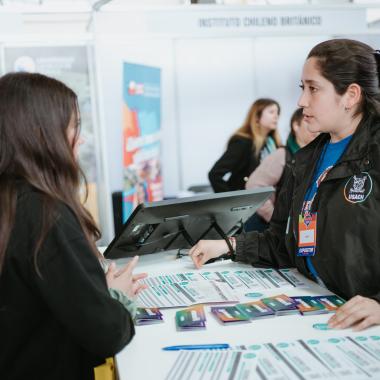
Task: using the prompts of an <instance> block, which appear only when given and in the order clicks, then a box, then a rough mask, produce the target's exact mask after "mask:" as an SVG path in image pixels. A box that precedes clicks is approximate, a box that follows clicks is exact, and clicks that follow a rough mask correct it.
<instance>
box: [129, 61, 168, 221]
mask: <svg viewBox="0 0 380 380" xmlns="http://www.w3.org/2000/svg"><path fill="white" fill-rule="evenodd" d="M122 114H123V171H124V173H123V221H126V220H127V219H128V217H129V215H131V213H132V212H133V210H134V209H135V208H136V206H137V205H138V204H140V203H143V202H154V201H159V200H162V198H163V185H162V175H161V131H160V130H161V70H160V69H159V68H157V67H151V66H144V65H139V64H133V63H128V62H124V64H123V110H122Z"/></svg>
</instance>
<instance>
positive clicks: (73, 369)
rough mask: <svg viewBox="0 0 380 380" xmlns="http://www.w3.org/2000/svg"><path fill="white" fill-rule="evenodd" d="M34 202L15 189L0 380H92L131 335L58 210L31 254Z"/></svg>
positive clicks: (0, 317)
mask: <svg viewBox="0 0 380 380" xmlns="http://www.w3.org/2000/svg"><path fill="white" fill-rule="evenodd" d="M41 212H42V196H41V195H40V194H39V193H38V192H36V191H33V190H32V189H31V188H30V187H26V188H25V187H23V190H21V191H20V192H19V195H18V199H17V212H16V221H15V226H14V228H13V231H12V235H11V238H10V243H9V245H8V249H7V252H6V256H5V262H4V267H3V271H2V273H1V274H0V340H1V343H0V377H1V379H4V380H18V379H20V380H21V379H39V380H41V379H49V380H51V379H54V380H58V379H62V380H63V379H65V380H67V379H70V380H75V379H78V380H86V379H93V377H94V376H93V367H94V366H96V365H98V364H100V363H102V362H104V359H105V358H106V357H109V356H112V355H114V354H115V353H117V352H118V351H120V350H121V349H122V348H123V347H124V346H125V345H126V344H127V343H128V342H129V341H130V340H131V339H132V337H133V335H134V327H133V323H132V320H131V317H130V314H129V313H128V312H127V310H126V309H125V308H124V307H123V305H122V304H121V303H120V302H118V301H116V300H114V299H112V298H111V297H110V295H109V292H108V288H107V284H106V280H105V276H104V272H103V270H102V268H101V266H100V264H99V261H98V259H97V258H96V257H95V255H94V254H93V253H92V252H91V250H90V247H89V245H88V243H87V242H86V240H85V238H84V235H83V232H82V230H81V228H80V226H79V223H78V221H77V219H76V217H75V216H74V215H73V213H72V212H71V211H70V210H69V209H68V208H67V207H66V206H64V205H60V206H59V207H58V219H57V220H56V222H55V224H54V225H53V228H52V229H51V230H50V232H49V233H48V236H47V238H46V240H45V242H44V244H43V246H42V248H41V250H40V252H39V254H38V268H39V270H40V272H41V276H42V278H41V277H39V276H38V275H37V273H36V270H35V268H34V263H33V256H32V252H33V250H34V247H35V243H36V239H37V238H38V236H39V232H40V230H41V215H42V214H41Z"/></svg>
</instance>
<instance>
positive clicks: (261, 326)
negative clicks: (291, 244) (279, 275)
mask: <svg viewBox="0 0 380 380" xmlns="http://www.w3.org/2000/svg"><path fill="white" fill-rule="evenodd" d="M124 261H125V260H119V262H121V263H123V262H124ZM237 266H239V267H240V266H242V264H241V263H233V262H231V261H229V260H227V261H223V262H216V263H213V264H210V265H207V266H206V267H203V268H202V270H204V269H205V268H207V270H212V271H213V270H221V269H224V270H226V269H233V268H234V267H237ZM247 268H252V267H250V266H249V265H247ZM195 270H196V269H194V266H193V264H192V262H191V261H190V259H189V258H188V257H185V258H182V259H175V253H174V252H173V251H168V252H164V253H157V254H152V255H145V256H141V257H140V261H139V263H138V266H137V269H136V271H135V272H136V273H138V272H148V273H149V275H154V274H159V273H172V272H177V273H178V272H184V271H195ZM305 281H307V282H308V283H309V284H310V287H309V288H303V289H302V288H286V289H274V290H270V291H269V290H268V291H265V292H263V294H264V295H265V296H271V295H275V294H280V293H285V294H287V295H289V296H299V295H326V294H330V292H329V291H327V290H326V289H324V288H321V287H320V286H318V285H317V284H315V283H313V282H311V281H308V280H307V279H305ZM249 301H255V299H252V298H247V299H246V302H249ZM209 309H210V306H208V305H206V306H205V312H206V317H207V322H206V323H207V328H206V330H203V331H185V332H178V331H176V326H175V319H174V317H175V312H176V311H178V310H179V309H161V312H162V313H163V317H164V320H165V322H164V323H161V324H156V325H147V326H136V336H135V337H134V338H133V340H132V342H131V343H130V344H129V345H128V346H126V347H125V348H124V349H123V350H122V351H121V352H120V353H119V354H117V355H116V363H117V367H118V371H119V377H120V380H137V379H144V380H145V379H156V380H161V379H165V376H166V375H167V374H168V372H169V370H170V368H171V366H172V365H173V363H174V361H175V358H176V355H177V354H178V352H173V351H172V352H168V351H163V350H162V347H165V346H173V345H183V344H200V343H229V344H230V345H232V346H234V345H240V344H245V345H252V344H256V343H267V342H278V341H281V340H291V339H298V338H323V337H335V336H345V335H347V334H350V335H355V333H354V332H352V330H351V329H346V330H327V331H318V330H315V329H314V328H313V324H315V323H326V322H327V320H328V319H329V318H330V317H331V314H322V315H315V316H301V315H292V316H281V317H274V318H269V319H263V320H256V321H253V322H252V323H249V324H237V325H232V326H223V325H221V324H220V323H219V322H218V321H217V320H216V319H215V318H214V316H213V315H212V314H211V312H210V311H209ZM366 333H375V334H380V327H373V328H371V329H368V330H367V331H366ZM356 334H360V333H356Z"/></svg>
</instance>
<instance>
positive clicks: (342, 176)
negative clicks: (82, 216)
mask: <svg viewBox="0 0 380 380" xmlns="http://www.w3.org/2000/svg"><path fill="white" fill-rule="evenodd" d="M300 87H301V90H302V94H301V96H300V99H299V102H298V104H299V106H300V107H301V108H303V115H304V121H305V122H306V123H307V124H308V129H309V131H311V132H320V135H319V136H318V137H317V138H316V139H315V140H314V141H313V142H312V143H310V144H309V145H307V146H306V147H304V148H303V149H301V150H299V151H298V152H297V153H296V155H295V165H294V168H293V170H292V173H290V174H289V175H288V176H287V180H286V181H285V183H284V184H283V186H282V188H281V191H280V194H279V196H278V201H277V203H276V206H275V209H274V214H273V217H272V219H271V224H270V228H269V230H267V231H265V232H264V233H263V234H259V233H257V232H252V233H248V234H243V235H241V236H238V237H237V238H236V239H234V238H232V239H231V240H232V245H233V248H234V250H235V253H234V254H233V256H232V257H233V258H235V259H236V260H241V261H245V262H248V263H251V264H253V265H258V264H260V265H266V266H274V267H289V266H294V267H297V268H298V270H299V271H300V272H302V273H303V274H304V275H306V276H308V277H309V278H310V279H313V280H314V281H316V282H318V283H319V284H320V285H322V286H326V287H327V288H328V289H330V290H331V291H333V292H335V293H337V294H339V295H341V296H343V297H344V298H347V299H350V300H349V301H348V302H347V303H346V304H345V305H343V306H342V307H341V308H340V309H339V310H338V311H337V313H336V314H335V315H334V316H333V317H332V318H331V319H330V321H329V323H330V325H331V326H332V327H334V328H345V327H349V326H354V328H355V329H357V330H361V329H363V328H366V327H368V326H371V325H373V324H380V303H379V302H380V282H379V278H380V259H379V252H380V239H379V235H380V218H379V215H380V202H379V198H380V51H378V50H374V49H373V48H371V47H370V46H368V45H366V44H364V43H362V42H359V41H354V40H348V39H335V40H329V41H325V42H322V43H320V44H318V45H316V46H315V47H314V48H313V49H312V50H311V51H310V53H309V55H308V57H307V59H306V62H305V64H304V66H303V71H302V79H301V85H300ZM226 250H228V247H227V243H226V242H225V241H224V240H220V241H218V240H213V241H212V240H204V241H200V242H199V243H198V244H197V245H195V246H194V247H193V248H192V249H191V251H190V254H191V256H192V258H193V261H194V263H195V265H196V266H197V267H200V266H201V265H203V264H204V263H205V262H206V261H207V260H209V259H211V258H215V257H219V256H220V255H221V254H223V253H225V252H226Z"/></svg>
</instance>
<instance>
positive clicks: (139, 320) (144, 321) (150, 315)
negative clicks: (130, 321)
mask: <svg viewBox="0 0 380 380" xmlns="http://www.w3.org/2000/svg"><path fill="white" fill-rule="evenodd" d="M163 321H164V319H163V317H162V313H161V312H160V310H158V309H145V308H140V307H139V308H137V311H136V317H135V325H136V326H141V325H152V324H156V323H161V322H163Z"/></svg>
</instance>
